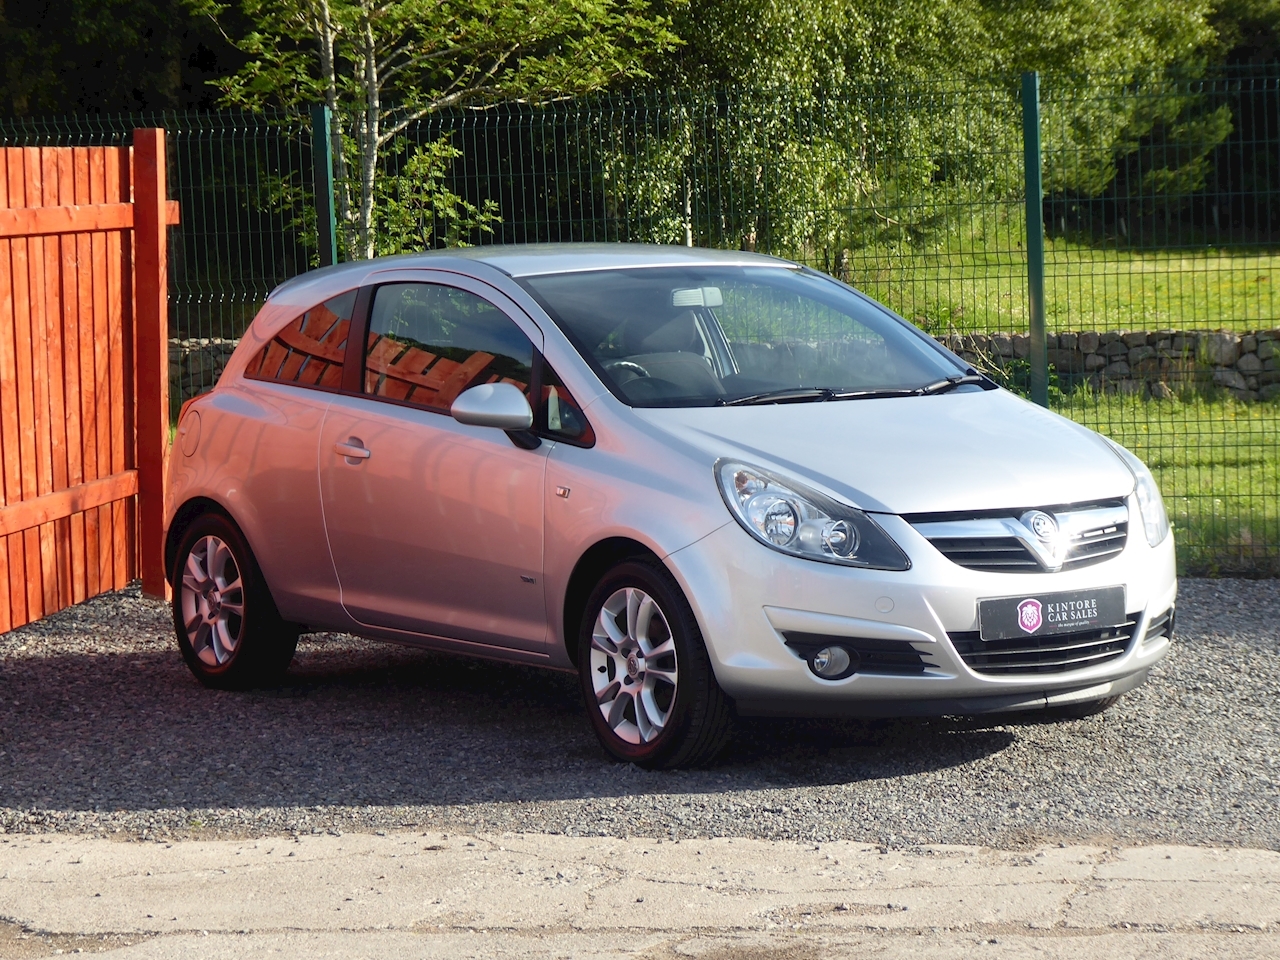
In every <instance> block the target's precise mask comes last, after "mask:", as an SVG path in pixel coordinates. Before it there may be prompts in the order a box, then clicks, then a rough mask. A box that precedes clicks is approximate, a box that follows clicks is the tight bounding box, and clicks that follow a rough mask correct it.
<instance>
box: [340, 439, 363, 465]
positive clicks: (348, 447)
mask: <svg viewBox="0 0 1280 960" xmlns="http://www.w3.org/2000/svg"><path fill="white" fill-rule="evenodd" d="M333 452H334V453H336V454H339V455H340V456H343V457H346V458H347V462H348V463H350V462H351V461H353V460H368V459H369V458H370V457H372V456H373V452H372V451H371V450H367V449H365V445H364V443H363V441H361V439H360V438H359V437H347V439H346V442H345V443H344V442H343V441H341V440H339V441H338V442H337V443H335V444H334V445H333Z"/></svg>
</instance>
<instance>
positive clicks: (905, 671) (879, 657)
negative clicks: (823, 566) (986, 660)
mask: <svg viewBox="0 0 1280 960" xmlns="http://www.w3.org/2000/svg"><path fill="white" fill-rule="evenodd" d="M782 636H783V638H784V639H785V640H786V641H787V646H788V647H790V648H791V649H793V650H795V651H796V652H797V653H798V654H800V656H802V657H807V656H809V654H810V653H812V652H813V651H815V650H818V649H820V648H822V647H826V646H834V645H837V644H838V645H839V646H842V647H845V648H846V649H848V650H852V651H854V652H856V653H857V654H858V669H857V670H855V671H854V673H879V674H889V675H893V676H914V675H917V674H921V673H924V672H925V670H927V669H928V668H929V667H932V666H936V664H935V663H933V662H932V661H931V660H929V659H926V655H925V654H922V653H920V651H918V650H917V649H916V648H915V647H913V646H912V645H911V644H910V643H908V642H907V641H905V640H879V639H876V638H874V637H834V636H828V635H826V634H823V633H801V632H800V631H798V630H787V631H784V632H783V634H782Z"/></svg>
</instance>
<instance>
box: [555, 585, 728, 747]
mask: <svg viewBox="0 0 1280 960" xmlns="http://www.w3.org/2000/svg"><path fill="white" fill-rule="evenodd" d="M578 675H579V677H580V679H581V681H582V695H583V697H584V699H585V700H586V705H587V713H588V715H589V716H590V718H591V724H592V726H593V727H594V728H595V731H596V735H597V736H598V737H599V738H600V742H601V744H602V745H603V746H604V748H605V750H606V751H608V753H609V754H610V755H611V756H612V757H614V758H615V759H616V760H620V761H623V762H630V763H635V764H638V765H639V766H642V767H648V768H651V769H656V768H672V767H689V766H697V765H699V764H705V763H708V762H709V761H711V760H712V759H714V757H715V756H716V754H718V753H719V752H720V750H721V749H722V748H723V747H724V745H725V744H726V743H727V742H728V739H729V734H730V730H731V725H732V711H731V708H730V704H729V700H728V698H727V697H726V696H725V695H724V692H723V691H721V689H720V686H719V684H717V683H716V678H715V674H714V673H713V672H712V669H711V661H710V660H709V659H708V657H707V650H706V647H705V646H704V645H703V642H702V632H701V631H700V630H699V629H698V623H697V621H696V620H695V619H694V616H693V611H692V610H691V609H690V607H689V603H688V601H687V600H685V597H684V594H683V593H682V592H681V590H680V587H679V585H678V584H677V583H676V582H675V579H674V578H673V577H672V576H671V574H670V573H668V572H667V571H666V569H665V568H663V567H662V566H661V565H659V564H657V563H651V562H646V561H643V560H630V561H627V562H625V563H621V564H619V565H618V566H616V567H614V568H613V569H612V570H610V571H609V573H608V574H606V575H605V577H604V579H602V580H601V581H600V583H599V584H598V585H597V586H596V588H595V590H594V591H592V593H591V596H590V598H589V599H588V600H587V606H586V612H585V614H584V616H583V618H582V626H581V630H580V632H579V635H578Z"/></svg>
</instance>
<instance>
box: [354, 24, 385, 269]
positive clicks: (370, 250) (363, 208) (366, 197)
mask: <svg viewBox="0 0 1280 960" xmlns="http://www.w3.org/2000/svg"><path fill="white" fill-rule="evenodd" d="M371 6H372V4H371V3H370V0H363V2H362V3H361V5H360V7H361V16H360V29H361V36H360V45H361V47H362V48H363V49H362V50H361V51H360V52H361V54H362V55H363V57H362V59H363V61H364V63H363V66H364V72H363V75H362V77H361V81H362V83H363V85H364V119H363V121H362V123H361V130H360V133H361V138H360V141H361V142H360V220H359V231H360V250H361V253H362V255H363V257H364V258H365V259H366V260H369V259H372V258H373V254H374V227H373V183H374V178H375V177H376V176H377V174H378V127H379V120H380V118H381V114H382V96H381V91H380V90H379V83H378V45H377V42H376V40H375V38H374V34H373V11H372V9H371Z"/></svg>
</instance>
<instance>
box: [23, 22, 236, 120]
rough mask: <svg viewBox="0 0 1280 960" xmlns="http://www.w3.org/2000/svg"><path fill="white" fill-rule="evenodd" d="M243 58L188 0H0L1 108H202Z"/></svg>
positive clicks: (38, 110) (26, 111)
mask: <svg viewBox="0 0 1280 960" xmlns="http://www.w3.org/2000/svg"><path fill="white" fill-rule="evenodd" d="M227 26H228V29H230V30H232V31H234V30H237V29H238V25H237V24H236V23H235V22H234V18H233V22H230V23H228V25H227ZM240 62H241V57H240V55H239V53H238V52H237V51H236V50H235V48H234V47H232V46H231V45H230V44H228V43H227V42H226V40H225V39H223V37H222V36H221V34H219V32H218V31H217V30H215V29H213V27H212V25H211V24H210V23H209V22H208V21H207V20H204V19H202V18H199V17H196V16H194V15H193V14H192V13H191V11H190V10H189V9H188V8H187V6H186V3H185V0H64V2H58V3H55V2H52V0H0V115H5V114H8V115H11V116H19V117H21V116H30V115H34V114H39V113H55V114H66V113H87V112H92V111H99V110H111V111H122V112H123V111H133V110H174V109H180V108H183V107H206V108H207V107H210V106H212V99H213V98H212V97H211V96H210V93H211V91H210V89H209V87H208V86H207V85H206V82H205V81H207V80H208V79H210V78H212V77H216V76H219V75H225V74H227V73H230V72H231V71H232V70H234V69H235V68H236V67H237V66H238V65H239V63H240Z"/></svg>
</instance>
